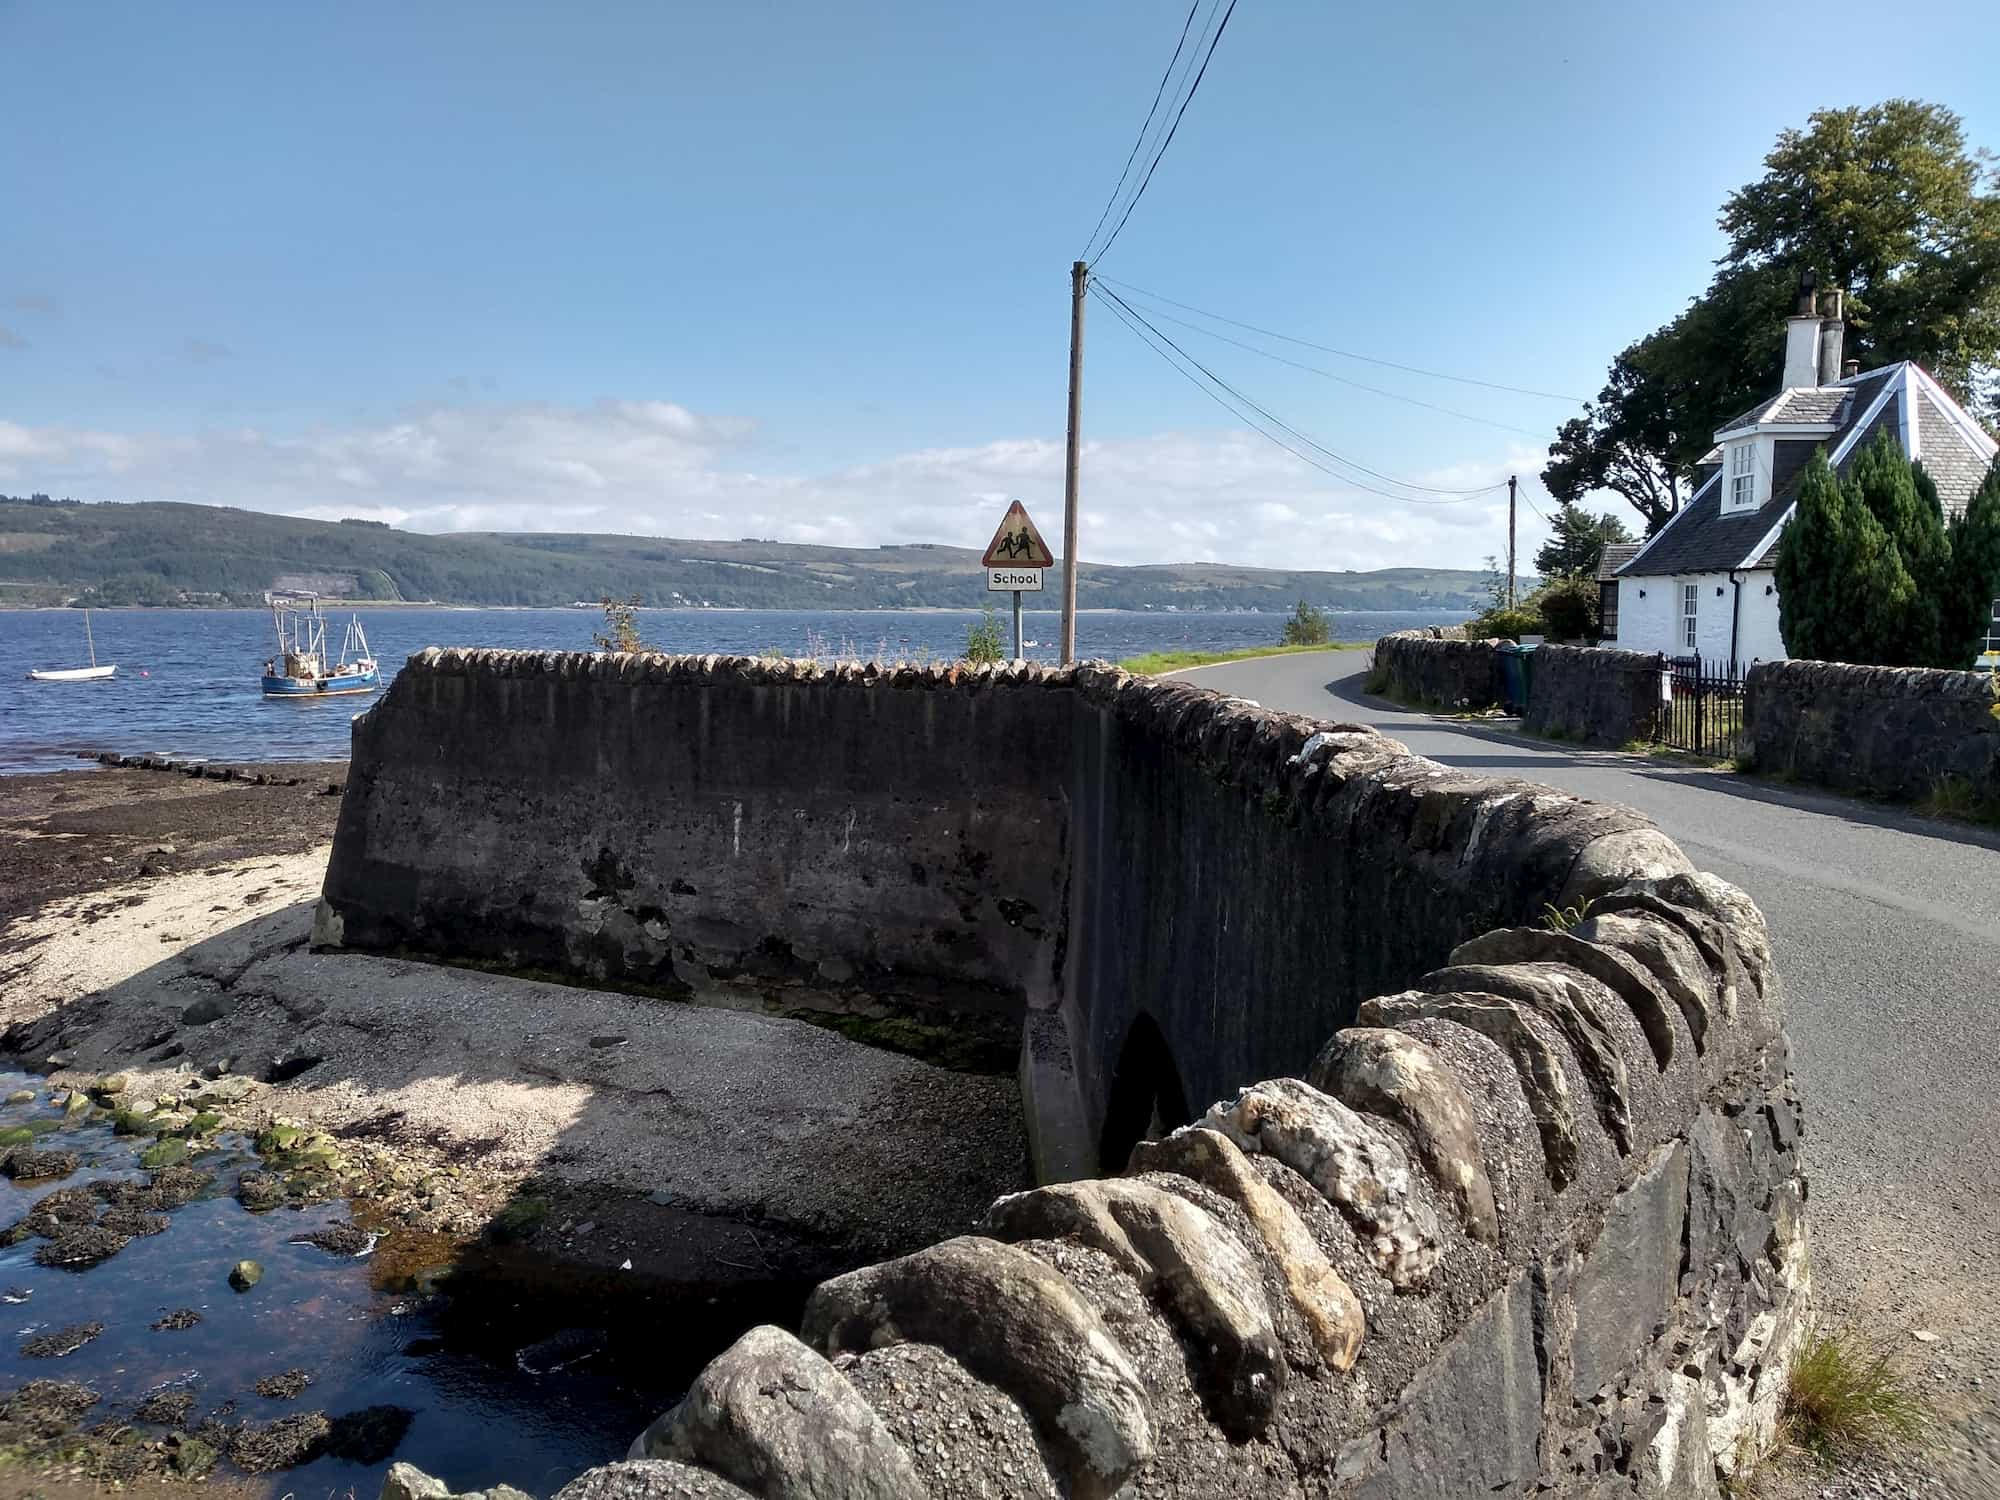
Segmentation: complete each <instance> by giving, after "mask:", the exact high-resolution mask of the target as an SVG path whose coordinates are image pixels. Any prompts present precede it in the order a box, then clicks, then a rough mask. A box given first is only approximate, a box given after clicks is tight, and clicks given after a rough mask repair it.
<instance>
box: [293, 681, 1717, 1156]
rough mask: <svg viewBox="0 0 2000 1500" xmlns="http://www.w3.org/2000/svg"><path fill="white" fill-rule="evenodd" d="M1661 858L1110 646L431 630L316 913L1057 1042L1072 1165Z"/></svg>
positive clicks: (336, 944) (364, 931)
mask: <svg viewBox="0 0 2000 1500" xmlns="http://www.w3.org/2000/svg"><path fill="white" fill-rule="evenodd" d="M1430 644H1434V645H1438V644H1454V645H1458V646H1461V647H1462V646H1463V643H1439V642H1432V643H1430ZM802 745H809V746H810V750H809V751H808V752H805V753H804V754H803V758H801V750H800V747H801V746H802ZM578 747H587V749H588V755H582V754H579V753H578ZM447 768H448V774H447ZM1641 855H1643V856H1646V857H1648V858H1651V859H1653V860H1654V861H1655V863H1659V862H1660V861H1663V860H1671V861H1678V858H1679V857H1678V855H1677V854H1676V853H1674V852H1673V851H1672V849H1671V845H1669V844H1667V843H1666V841H1665V840H1664V839H1662V838H1661V837H1660V836H1659V834H1658V832H1657V830H1655V829H1653V828H1651V826H1650V825H1648V824H1647V823H1646V822H1645V820H1644V819H1642V818H1638V817H1636V816H1634V815H1632V814H1629V813H1626V812H1624V811H1622V810H1620V809H1616V808H1609V807H1601V806H1592V805H1589V804H1585V803H1582V802H1579V801H1577V800H1575V799H1570V798H1564V797H1560V796H1556V795H1553V794H1550V793H1548V792H1546V791H1545V790H1543V789H1539V788H1534V787H1530V786H1528V785H1526V784H1523V783H1509V782H1503V781H1496V780H1492V779H1476V778H1467V777H1460V776H1454V775H1451V774H1448V773H1445V772H1443V771H1442V770H1441V769H1440V768H1439V767H1437V766H1435V765H1432V764H1430V763H1428V762H1425V761H1422V760H1419V759H1417V758H1415V757H1413V756H1410V755H1409V754H1408V753H1407V752H1406V751H1405V750H1404V749H1403V747H1402V746H1400V745H1398V744H1397V743H1396V742H1394V741H1392V740H1385V739H1383V738H1382V737H1380V736H1378V735H1374V734H1372V733H1368V732H1366V731H1357V730H1353V729H1346V730H1343V729H1342V728H1341V727H1340V726H1321V725H1317V724H1314V723H1311V722H1309V721H1305V720H1299V719H1293V718H1287V717H1284V716H1281V715H1277V714H1271V713H1267V712H1262V711H1259V710H1258V709H1256V708H1255V707H1254V706H1251V705H1247V704H1242V703H1237V702H1231V701H1229V700H1226V699H1222V698H1218V697H1216V696H1214V695H1212V694H1208V693H1204V692H1202V691H1200V690H1198V689H1195V688H1191V687H1188V686H1186V685H1185V684H1181V683H1176V682H1155V681H1150V680H1145V679H1139V678H1134V677H1131V676H1129V675H1128V674H1126V673H1123V672H1119V671H1116V670H1114V669H1110V668H1106V667H1101V666H1093V665H1085V666H1081V667H1077V668H1074V669H1064V670H1060V671H1048V670H1045V669H1042V668H1034V667H1011V668H1006V669H1001V670H997V671H981V672H976V673H964V672H961V671H960V670H959V669H943V668H939V669H925V670H918V669H899V670H896V671H893V672H878V671H876V670H874V669H872V668H871V669H860V670H857V669H839V670H832V671H829V670H826V669H822V668H819V667H815V666H812V665H811V664H808V663H789V662H787V663H771V662H763V661H755V660H746V659H717V658H664V657H633V658H625V657H615V656H580V655H561V654H553V653H552V654H546V655H537V654H531V653H519V652H438V651H431V652H425V653H423V654H421V655H419V656H417V657H415V658H413V659H412V660H411V662H410V664H409V666H408V667H407V668H406V669H405V671H404V672H403V673H402V674H401V675H400V676H399V677H398V678H397V681H396V685H395V687H394V688H393V689H392V690H391V691H390V692H389V693H388V694H386V695H385V696H384V698H383V699H382V700H381V701H380V702H379V703H378V704H377V705H376V706H375V707H373V708H371V709H370V710H369V711H368V713H366V714H364V715H363V716H362V717H361V718H359V719H358V720H357V721H356V724H355V739H354V762H353V769H352V773H351V775H350V778H349V783H348V793H347V799H346V803H345V805H344V806H343V808H342V813H341V821H340V827H339V831H338V834H337V836H336V841H335V853H334V857H333V861H332V864H331V866H330V867H329V870H328V876H327V882H326V889H325V893H324V898H323V904H322V908H321V911H320V914H319V918H318V920H317V922H316V925H315V941H316V942H317V943H318V944H319V945H320V946H322V947H324V948H347V949H357V948H358V949H363V950H376V951H381V950H385V949H387V950H403V949H415V950H418V951H422V952H427V953H434V954H438V955H440V956H445V957H451V958H458V959H472V960H476V961H492V962H500V963H505V964H508V965H526V966H531V967H532V966H538V965H553V966H556V967H560V968H563V969H567V970H570V971H574V972H580V973H582V974H584V975H587V976H590V977H592V978H594V979H598V980H602V981H615V982H618V983H621V984H625V985H630V986H635V987H641V988H650V989H653V990H657V991H659V992H662V993H665V994H668V995H672V996H677V997H680V998H685V999H691V1000H696V1001H705V1002H710V1003H717V1004H728V1005H740V1006H749V1007H756V1008H763V1009H766V1010H774V1011H778V1012H780V1013H811V1012H819V1011H825V1010H833V1011H846V1012H848V1013H850V1014H851V1015H852V1016H854V1017H857V1018H860V1019H861V1020H863V1021H865V1022H869V1023H881V1024H880V1025H877V1026H864V1027H863V1028H862V1029H861V1030H858V1031H857V1032H856V1033H855V1034H858V1035H867V1036H871V1037H877V1038H880V1037H882V1036H883V1035H885V1034H887V1035H888V1036H889V1040H890V1041H891V1044H895V1043H896V1041H897V1035H896V1034H894V1033H892V1032H888V1031H886V1030H885V1029H886V1028H893V1027H902V1028H904V1031H903V1032H902V1033H901V1034H900V1035H901V1037H902V1038H903V1039H905V1040H907V1039H909V1038H910V1037H912V1036H915V1037H917V1038H918V1039H919V1042H920V1045H919V1046H918V1049H917V1050H919V1051H922V1050H924V1048H923V1046H922V1045H921V1042H922V1040H924V1039H927V1040H928V1043H929V1045H930V1047H931V1048H932V1050H933V1051H936V1050H938V1049H941V1048H944V1047H946V1046H947V1045H948V1044H950V1043H952V1042H954V1041H964V1040H965V1039H967V1038H976V1039H979V1041H980V1043H981V1044H982V1045H990V1046H991V1047H995V1048H999V1049H1002V1050H1003V1052H1004V1055H1005V1056H1006V1057H1007V1058H1008V1059H1009V1060H1010V1061H1011V1060H1012V1059H1013V1058H1014V1057H1016V1056H1018V1057H1019V1058H1020V1059H1021V1072H1022V1076H1023V1080H1024V1082H1025V1084H1026V1085H1027V1088H1028V1091H1029V1093H1030V1095H1031V1097H1032V1101H1033V1108H1034V1119H1033V1125H1032V1127H1031V1136H1032V1139H1033V1144H1034V1149H1035V1160H1036V1162H1037V1166H1038V1170H1039V1175H1040V1176H1042V1177H1043V1179H1044V1180H1056V1179H1060V1178H1063V1177H1067V1176H1075V1175H1081V1174H1085V1173H1088V1172H1090V1171H1093V1170H1095V1169H1096V1167H1097V1165H1098V1163H1099V1161H1100V1159H1102V1160H1103V1161H1104V1162H1105V1163H1106V1164H1109V1165H1116V1164H1117V1163H1118V1162H1119V1161H1121V1160H1122V1158H1123V1156H1124V1154H1125V1153H1126V1152H1127V1151H1129V1149H1130V1147H1131V1145H1132V1143H1133V1142H1134V1141H1135V1140H1137V1139H1138V1138H1139V1137H1140V1136H1141V1135H1143V1134H1144V1127H1145V1126H1146V1124H1147V1123H1148V1122H1149V1121H1150V1120H1152V1119H1153V1118H1155V1117H1156V1116H1157V1117H1158V1118H1160V1119H1161V1120H1163V1121H1164V1122H1165V1123H1167V1124H1169V1125H1172V1124H1179V1123H1182V1122H1183V1121H1185V1120H1186V1119H1187V1118H1189V1117H1190V1115H1191V1112H1192V1110H1191V1107H1192V1104H1193V1103H1195V1102H1197V1101H1200V1100H1202V1099H1205V1098H1215V1097H1218V1096H1220V1095H1223V1094H1225V1093H1227V1092H1228V1091H1229V1090H1231V1089H1232V1088H1234V1087H1236V1086H1237V1085H1238V1084H1240V1082H1241V1081H1242V1080H1243V1079H1245V1078H1256V1077H1263V1076H1268V1075H1270V1074H1271V1073H1273V1072H1277V1071H1281V1070H1284V1069H1296V1068H1298V1067H1299V1066H1300V1065H1301V1063H1300V1060H1301V1059H1302V1058H1309V1057H1310V1056H1311V1055H1312V1054H1313V1053H1314V1052H1316V1051H1317V1050H1318V1048H1319V1046H1320V1044H1321V1043H1322V1042H1323V1041H1324V1040H1325V1038H1326V1036H1327V1035H1328V1034H1329V1033H1330V1032H1331V1031H1333V1030H1334V1029H1336V1028H1337V1027H1339V1026H1340V1025H1342V1024H1344V1023H1345V1022H1347V1021H1350V1020H1352V1019H1353V1016H1354V1009H1355V1007H1356V1006H1357V1005H1358V1004H1359V1003H1360V1001H1361V1000H1362V999H1363V998H1364V997H1366V996H1368V995H1370V994H1374V993H1377V992H1380V991H1383V990H1386V989H1394V988H1396V987H1398V986H1399V985H1401V984H1402V983H1403V982H1404V981H1405V980H1406V978H1407V976H1408V975H1410V974H1412V973H1417V972H1421V971H1422V970H1423V969H1425V968H1428V967H1431V966H1433V965H1435V964H1437V963H1439V962H1441V961H1442V959H1443V958H1444V956H1445V955H1446V954H1447V953H1449V952H1450V950H1451V948H1452V947H1453V946H1454V945H1455V944H1456V943H1458V942H1461V941H1463V940H1465V939H1467V938H1470V937H1472V936H1474V935H1476V934H1478V933H1481V932H1484V931H1486V930H1488V929H1490V928H1493V927H1502V926H1509V925H1515V924H1519V923H1523V922H1530V921H1533V920H1535V919H1536V918H1537V917H1538V915H1539V914H1540V911H1541V909H1542V907H1543V905H1544V904H1545V903H1548V902H1552V901H1559V900H1572V899H1579V898H1580V896H1581V895H1587V894H1590V893H1592V892H1594V891H1596V890H1600V889H1604V888H1608V887H1609V886H1610V885H1615V884H1617V883H1618V881H1619V880H1620V879H1623V878H1625V877H1626V876H1627V875H1629V874H1630V873H1632V872H1633V871H1634V870H1635V869H1637V868H1638V866H1636V865H1635V864H1634V859H1635V858H1637V857H1639V856H1641ZM1661 867H1662V869H1663V870H1664V869H1666V868H1668V866H1667V865H1664V864H1663V865H1662V866H1661ZM1672 868H1681V869H1685V868H1686V866H1685V862H1684V861H1679V862H1678V864H1674V865H1672ZM1277 872H1283V874H1282V878H1279V877H1278V875H1277ZM912 1028H914V1030H912ZM1024 1035H1025V1038H1026V1045H1025V1046H1024V1045H1023V1038H1024ZM987 1055H988V1056H989V1058H990V1056H991V1053H990V1051H989V1053H988V1054H987Z"/></svg>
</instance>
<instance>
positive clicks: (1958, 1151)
mask: <svg viewBox="0 0 2000 1500" xmlns="http://www.w3.org/2000/svg"><path fill="white" fill-rule="evenodd" d="M1365 657H1366V653H1364V652H1360V651H1340V652H1329V653H1326V654H1324V655H1303V656H1277V657H1266V658H1263V659H1260V660H1254V661H1243V662H1230V663H1226V664H1224V665H1220V666H1214V667H1203V668H1198V669H1196V670H1193V671H1190V672H1186V673H1183V674H1180V675H1182V676H1183V677H1184V678H1185V679H1186V680H1187V681H1189V682H1194V683H1199V684H1201V685H1202V686H1204V687H1211V688H1216V689H1218V690H1220V691H1223V692H1227V693H1231V694H1235V695H1238V696H1241V697H1245V698H1251V699H1255V700H1256V701H1257V702H1259V703H1261V704H1263V705H1264V706H1265V707H1267V708H1274V709H1281V710H1284V711H1286V712H1290V713H1302V714H1310V715H1313V716H1314V717H1317V718H1325V719H1334V720H1343V721H1347V722H1356V723H1364V724H1369V725H1373V726H1374V727H1375V728H1377V729H1380V730H1381V731H1382V732H1383V733H1385V734H1388V735H1391V736H1393V737H1394V738H1396V739H1399V740H1401V741H1403V742H1404V743H1405V744H1407V745H1408V746H1409V747H1410V748H1411V749H1412V750H1414V751H1416V752H1417V753H1418V754H1419V755H1425V756H1429V757H1430V758H1431V759H1433V760H1439V761H1442V762H1444V763H1445V764H1446V765H1450V766H1457V767H1463V768H1466V769H1468V770H1480V771H1488V772H1491V773H1493V774H1495V775H1499V776H1518V777H1522V778H1524V779H1527V780H1530V781H1536V782H1541V783H1544V784H1546V785H1549V786H1554V787H1560V788H1562V789H1564V790H1566V791H1571V792H1576V793H1579V794H1581V795H1583V796H1586V797H1592V798H1596V799H1599V800H1601V801H1606V802H1621V803H1624V804H1626V805H1627V806H1630V807H1635V808H1638V809H1639V810H1640V811H1641V812H1644V813H1646V814H1647V815H1648V816H1650V817H1651V818H1652V819H1653V820H1654V821H1655V822H1656V823H1658V824H1659V825H1660V827H1661V828H1663V829H1665V830H1666V832H1667V833H1668V834H1669V835H1671V836H1672V837H1673V838H1674V839H1675V840H1676V841H1677V842H1678V843H1679V844H1680V846H1681V848H1682V849H1683V850H1685V851H1686V852H1687V855H1688V857H1689V858H1690V859H1691V860H1693V861H1694V863H1695V864H1696V865H1697V866H1698V867H1700V868H1702V869H1705V870H1712V871H1714V872H1715V873H1716V874H1718V875H1720V876H1722V877H1723V878H1724V879H1725V880H1730V881H1733V882H1735V883H1736V884H1737V885H1739V886H1741V887H1742V888H1743V889H1744V890H1746V891H1748V892H1749V893H1750V895H1751V896H1752V898H1754V899H1755V900H1756V902H1757V904H1758V905H1759V906H1760V907H1762V908H1763V911H1764V915H1765V917H1766V919H1767V920H1768V921H1769V923H1770V926H1771V943H1772V949H1773V953H1774V956H1775V958H1776V961H1777V965H1778V969H1779V972H1780V973H1781V974H1782V976H1783V978H1784V981H1785V988H1786V997H1787V1004H1788V1007H1789V1016H1790V1031H1791V1036H1792V1044H1793V1049H1794V1053H1795V1059H1796V1066H1797V1069H1798V1073H1799V1077H1800V1080H1801V1083H1802V1086H1803V1089H1804V1092H1805V1098H1806V1104H1807V1108H1808V1110H1809V1111H1810V1114H1809V1124H1808V1137H1807V1139H1808V1142H1809V1151H1810V1153H1811V1154H1810V1156H1809V1164H1810V1170H1811V1174H1812V1180H1811V1208H1812V1233H1813V1257H1812V1266H1813V1276H1814V1281H1815V1287H1816V1291H1817V1294H1818V1298H1819V1301H1820V1303H1821V1306H1822V1309H1823V1311H1824V1312H1825V1313H1827V1314H1830V1315H1831V1316H1833V1317H1835V1318H1838V1319H1841V1320H1851V1321H1853V1322H1854V1323H1856V1324H1857V1325H1858V1326H1860V1327H1861V1328H1862V1329H1864V1330H1865V1331H1868V1332H1871V1333H1874V1334H1876V1335H1878V1336H1880V1337H1882V1338H1884V1339H1886V1340H1887V1341H1889V1342H1890V1344H1891V1345H1892V1346H1894V1347H1897V1348H1899V1349H1903V1350H1906V1351H1907V1352H1908V1354H1909V1355H1910V1356H1911V1357H1912V1359H1913V1360H1914V1361H1916V1362H1917V1364H1918V1367H1919V1368H1923V1369H1925V1371H1926V1380H1927V1381H1934V1382H1935V1383H1936V1385H1937V1387H1938V1388H1939V1389H1940V1391H1942V1392H1951V1393H1957V1394H1959V1395H1962V1396H1963V1398H1964V1401H1965V1403H1966V1404H1967V1405H1968V1406H1970V1407H1972V1408H1973V1411H1972V1412H1969V1413H1968V1416H1969V1417H1970V1418H1971V1420H1972V1426H1971V1427H1969V1428H1967V1429H1965V1431H1964V1432H1963V1433H1962V1434H1961V1435H1960V1436H1959V1437H1958V1438H1957V1439H1956V1441H1957V1442H1958V1443H1965V1442H1967V1441H1971V1442H1972V1443H1973V1445H1974V1446H1975V1447H1977V1448H1981V1449H1986V1447H1987V1445H1988V1444H1993V1443H1994V1442H1995V1437H1996V1433H2000V1426H1996V1417H2000V1414H1996V1413H1995V1412H1994V1399H1995V1395H1996V1392H2000V1352H1996V1351H2000V1298H1996V1296H1995V1293H1994V1291H1993V1288H1994V1287H1995V1286H1996V1285H2000V835H1996V834H1995V833H1993V832H1990V831H1987V830H1984V829H1976V828H1971V827H1966V826H1962V825H1957V824H1952V823H1947V822H1942V821H1938V820H1934V819H1929V818H1922V817H1918V816H1916V815H1914V814H1910V813H1906V812H1903V811H1900V810H1896V809H1891V808H1887V807H1883V806H1878V805H1874V804H1870V803H1865V802H1857V801H1853V800H1850V799H1847V798H1842V797H1834V796H1827V795H1821V794H1817V793H1812V792H1806V791H1801V790H1798V789H1795V788H1790V787H1781V786H1774V785H1770V784H1767V783H1762V782H1758V781H1755V780H1752V779H1750V778H1746V777H1742V776H1737V775H1735V774H1733V773H1730V772H1726V771H1712V770H1705V769H1698V768H1694V767H1691V766H1683V765H1679V764H1673V763H1668V762H1665V761H1662V760H1655V759H1647V758H1644V757H1638V756H1627V755H1618V754H1613V753H1609V752H1597V751H1590V750H1582V749H1578V748H1576V747H1574V746H1567V745H1558V744H1553V743H1549V742H1545V741H1539V740H1533V739H1529V738H1526V737H1524V736H1522V735H1519V734H1517V733H1512V732H1509V731H1508V730H1506V729H1504V728H1500V727H1497V726H1487V725H1472V724H1465V723H1462V722H1460V721H1455V720H1441V719H1436V718H1432V717H1430V716H1428V715H1425V714H1419V713H1410V712H1406V711H1404V710H1401V709H1398V708H1396V707H1395V706H1394V705H1392V704H1389V703H1386V702H1384V701H1382V700H1380V699H1377V698H1371V697H1369V696H1368V695H1367V694H1365V693H1364V692H1362V690H1361V681H1362V673H1363V665H1364V661H1365ZM1919 1329H1921V1330H1924V1331H1925V1332H1927V1333H1935V1334H1937V1335H1938V1338H1937V1340H1936V1341H1935V1342H1934V1343H1933V1342H1931V1341H1928V1340H1923V1341H1917V1340H1915V1333H1916V1331H1917V1330H1919ZM1967 1458H1969V1459H1970V1461H1971V1463H1972V1465H1973V1466H1974V1467H1975V1468H1979V1469H1981V1470H1982V1471H1983V1472H1982V1473H1981V1475H1980V1477H1979V1480H1978V1481H1976V1482H1979V1483H1985V1482H1990V1481H1991V1479H1992V1478H1993V1476H1996V1475H2000V1466H1996V1467H1991V1468H1988V1467H1986V1465H1987V1464H1989V1463H1993V1462H1995V1458H1996V1455H1995V1453H1994V1452H1993V1451H1992V1450H1991V1449H1987V1451H1982V1452H1979V1453H1977V1454H1974V1455H1967ZM1963 1461H1964V1460H1961V1462H1963ZM1954 1467H1956V1466H1954ZM1953 1477H1954V1479H1956V1478H1958V1475H1957V1474H1956V1473H1954V1475H1953ZM1961 1482H1964V1481H1961ZM1967 1492H1968V1493H1971V1492H1972V1491H1967Z"/></svg>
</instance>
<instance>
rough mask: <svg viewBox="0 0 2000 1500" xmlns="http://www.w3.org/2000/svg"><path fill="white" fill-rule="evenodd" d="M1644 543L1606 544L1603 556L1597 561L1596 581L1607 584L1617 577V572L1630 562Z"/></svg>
mask: <svg viewBox="0 0 2000 1500" xmlns="http://www.w3.org/2000/svg"><path fill="white" fill-rule="evenodd" d="M1645 545H1646V544H1645V543H1644V542H1606V543H1605V544H1604V555H1603V556H1602V557H1600V558H1598V559H1597V581H1598V582H1599V583H1609V582H1610V581H1611V580H1612V579H1614V578H1616V577H1617V576H1618V570H1619V569H1620V568H1622V567H1624V566H1625V564H1627V563H1628V562H1630V561H1631V560H1632V558H1633V555H1634V554H1635V553H1637V552H1638V550H1639V549H1640V548H1641V547H1643V546H1645Z"/></svg>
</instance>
